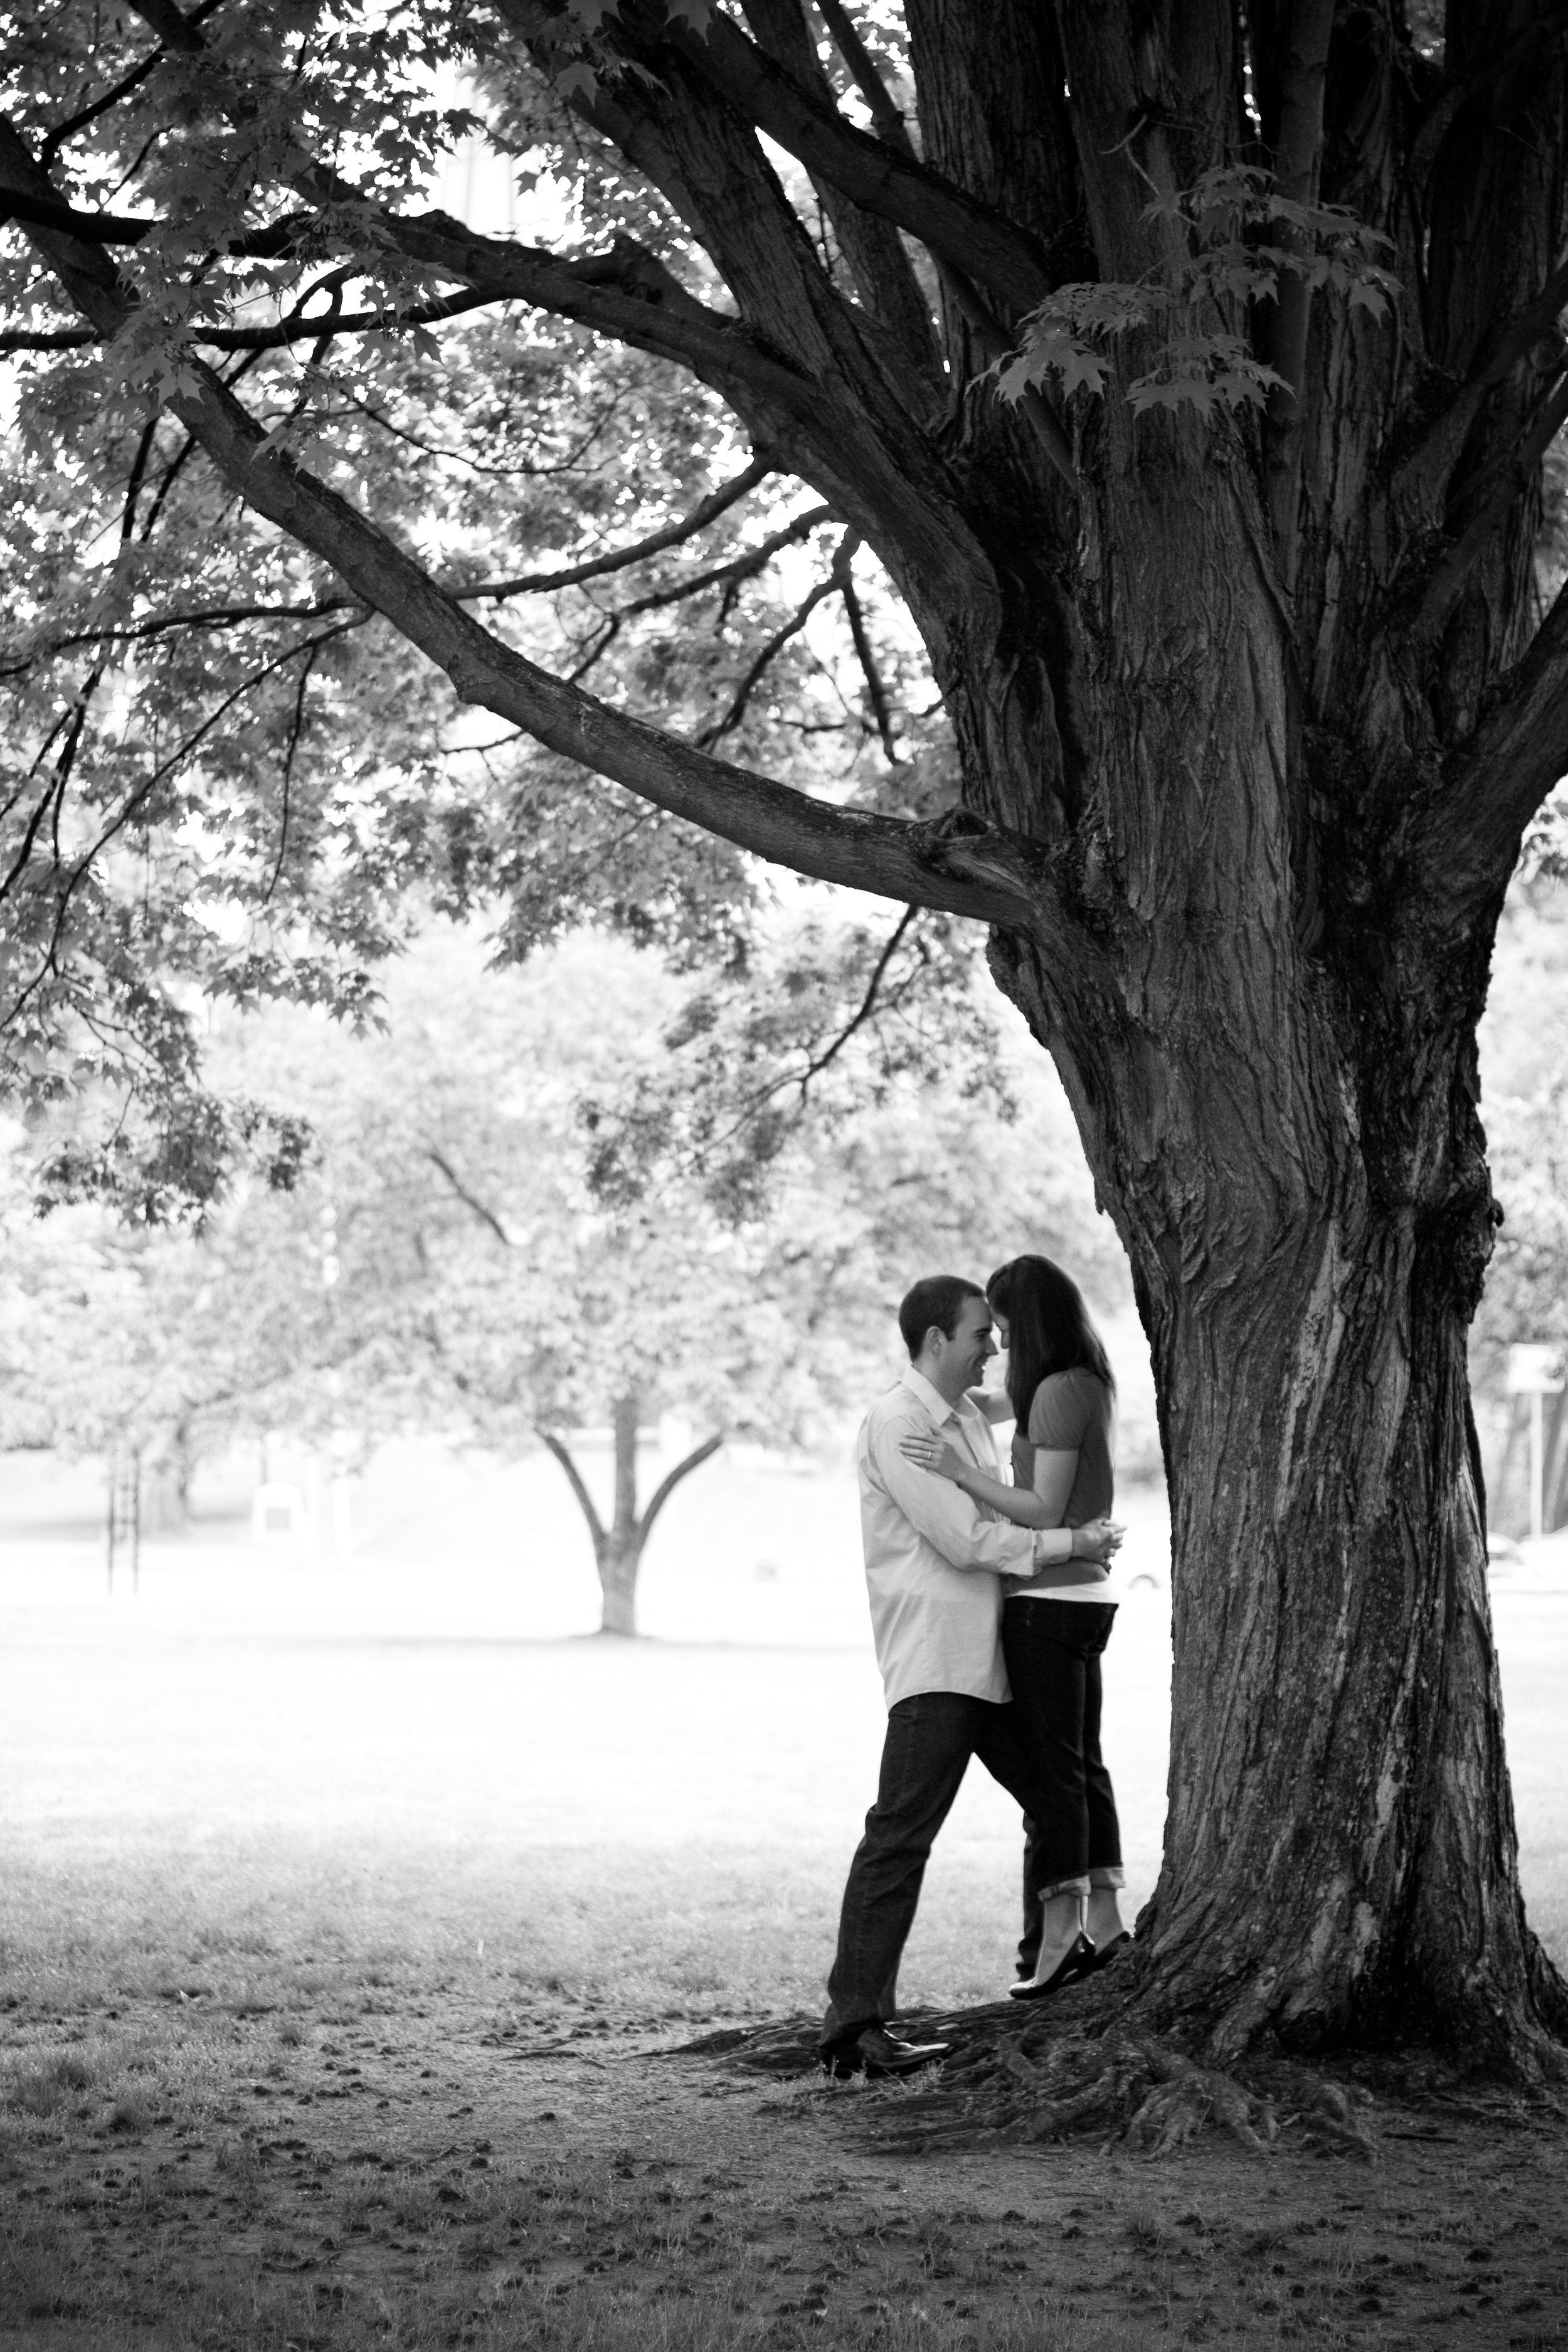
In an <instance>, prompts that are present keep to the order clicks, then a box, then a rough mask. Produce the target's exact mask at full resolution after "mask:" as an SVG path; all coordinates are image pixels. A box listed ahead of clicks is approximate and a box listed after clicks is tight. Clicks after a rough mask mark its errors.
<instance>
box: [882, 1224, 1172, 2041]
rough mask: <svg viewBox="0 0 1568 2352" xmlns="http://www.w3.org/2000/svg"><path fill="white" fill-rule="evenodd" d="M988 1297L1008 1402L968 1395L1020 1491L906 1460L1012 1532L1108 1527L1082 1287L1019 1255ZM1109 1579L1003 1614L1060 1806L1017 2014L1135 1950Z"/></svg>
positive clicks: (1028, 1599)
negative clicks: (1125, 1909) (1124, 1900)
mask: <svg viewBox="0 0 1568 2352" xmlns="http://www.w3.org/2000/svg"><path fill="white" fill-rule="evenodd" d="M985 1296H986V1298H987V1300H988V1302H989V1304H990V1307H991V1311H992V1313H993V1315H994V1317H995V1318H996V1337H997V1340H998V1343H999V1344H1000V1345H1001V1346H1002V1347H1004V1348H1005V1349H1006V1350H1007V1381H1006V1394H1005V1397H1001V1396H996V1395H994V1394H992V1393H991V1392H989V1391H984V1390H973V1391H971V1394H972V1396H973V1399H974V1401H975V1402H976V1403H977V1404H979V1405H980V1407H981V1409H982V1410H983V1412H984V1413H985V1414H986V1416H987V1418H988V1419H989V1420H992V1421H1005V1420H1008V1419H1011V1420H1012V1421H1013V1422H1014V1423H1015V1424H1016V1426H1015V1430H1014V1436H1013V1476H1014V1484H1013V1485H1012V1486H1005V1485H1004V1484H1003V1483H1002V1481H1001V1480H1000V1479H998V1478H988V1477H987V1476H986V1475H985V1474H984V1471H981V1470H977V1469H976V1468H975V1467H974V1465H973V1463H972V1462H971V1461H969V1460H968V1459H967V1457H966V1456H965V1455H964V1454H961V1453H959V1452H958V1451H957V1449H956V1448H955V1447H953V1446H952V1445H950V1444H947V1442H946V1441H945V1439H943V1438H942V1436H941V1435H940V1434H938V1433H931V1435H929V1436H926V1435H922V1436H910V1437H909V1438H906V1439H904V1440H903V1441H901V1442H902V1444H903V1450H904V1452H905V1453H906V1454H908V1455H909V1457H910V1460H911V1461H913V1462H919V1463H921V1465H922V1466H923V1467H924V1468H926V1469H928V1470H934V1471H935V1472H936V1473H937V1475H939V1476H941V1477H943V1478H951V1479H952V1480H953V1482H954V1483H955V1485H957V1486H962V1487H963V1490H964V1492H965V1493H966V1494H968V1495H972V1496H973V1498H974V1500H975V1501H976V1502H977V1503H984V1504H988V1505H989V1506H990V1507H991V1508H992V1509H993V1510H994V1511H996V1512H998V1513H999V1514H1000V1515H1001V1516H1002V1517H1004V1518H1008V1519H1012V1520H1014V1521H1015V1522H1016V1524H1017V1525H1018V1526H1019V1527H1025V1528H1059V1527H1069V1528H1076V1527H1082V1526H1084V1525H1086V1524H1087V1522H1088V1521H1089V1520H1090V1519H1095V1518H1103V1517H1109V1516H1110V1508H1111V1504H1112V1501H1113V1499H1114V1495H1115V1477H1114V1469H1113V1465H1114V1462H1115V1458H1116V1381H1115V1379H1114V1376H1113V1375H1112V1372H1111V1370H1110V1363H1109V1362H1108V1360H1107V1359H1106V1353H1105V1349H1104V1348H1103V1346H1102V1345H1101V1344H1100V1335H1099V1333H1098V1332H1097V1331H1096V1329H1095V1328H1094V1325H1093V1324H1092V1323H1091V1322H1090V1320H1089V1310H1088V1309H1087V1307H1085V1306H1084V1303H1083V1297H1082V1294H1081V1293H1080V1291H1079V1286H1078V1285H1077V1283H1076V1282H1074V1281H1073V1280H1072V1278H1071V1276H1068V1275H1067V1274H1064V1273H1063V1271H1062V1269H1061V1267H1060V1266H1059V1265H1056V1264H1055V1263H1054V1261H1053V1260H1052V1259H1050V1258H1048V1257H1016V1258H1014V1259H1012V1260H1011V1261H1010V1263H1009V1264H1008V1265H1003V1266H998V1268H997V1269H996V1272H995V1273H994V1275H993V1276H991V1279H990V1281H989V1282H988V1283H987V1284H986V1286H985ZM1105 1577H1106V1571H1105V1570H1103V1569H1100V1568H1097V1567H1095V1566H1093V1565H1092V1564H1091V1563H1089V1562H1088V1561H1086V1560H1064V1561H1060V1562H1058V1563H1057V1564H1056V1565H1054V1566H1051V1567H1047V1568H1044V1569H1042V1570H1040V1571H1039V1573H1038V1575H1037V1576H1035V1577H1033V1578H1031V1579H1030V1580H1029V1582H1028V1583H1027V1584H1025V1585H1022V1586H1018V1585H1012V1586H1010V1587H1009V1589H1008V1593H1007V1598H1006V1601H1005V1603H1004V1605H1003V1610H1002V1651H1003V1655H1004V1657H1005V1660H1006V1664H1007V1679H1008V1681H1009V1682H1010V1683H1011V1685H1012V1686H1013V1697H1014V1700H1015V1703H1016V1705H1017V1706H1019V1708H1020V1709H1021V1710H1022V1711H1023V1714H1024V1717H1025V1719H1026V1723H1027V1725H1028V1728H1029V1735H1030V1738H1031V1739H1032V1740H1033V1741H1034V1743H1035V1747H1036V1749H1037V1755H1038V1757H1039V1759H1040V1760H1041V1762H1042V1764H1043V1766H1044V1768H1045V1778H1046V1780H1047V1785H1048V1786H1049V1788H1050V1789H1051V1790H1052V1792H1053V1795H1054V1798H1055V1802H1054V1804H1053V1805H1052V1808H1051V1811H1050V1813H1049V1816H1048V1818H1047V1819H1046V1820H1044V1821H1038V1822H1035V1824H1034V1829H1033V1834H1032V1837H1031V1839H1030V1844H1029V1849H1028V1851H1027V1852H1026V1854H1025V1857H1024V1887H1025V1905H1026V1920H1027V1922H1028V1924H1027V1926H1026V1943H1025V1945H1024V1946H1023V1947H1021V1948H1020V1949H1021V1951H1023V1952H1024V1953H1025V1954H1026V1953H1027V1949H1028V1945H1029V1943H1030V1942H1032V1934H1031V1932H1030V1931H1031V1930H1032V1927H1033V1920H1032V1917H1030V1916H1029V1914H1030V1912H1031V1911H1032V1906H1033V1902H1034V1901H1035V1900H1036V1899H1038V1901H1039V1902H1040V1904H1041V1935H1040V1944H1039V1951H1038V1957H1037V1959H1036V1962H1035V1969H1034V1973H1033V1975H1032V1976H1031V1977H1030V1978H1029V1979H1027V1981H1026V1982H1025V1983H1023V1984H1019V1985H1015V1986H1014V1988H1013V1992H1014V1996H1015V1998H1016V1999H1017V2000H1037V1999H1039V1998H1040V1997H1041V1996H1042V1995H1043V1994H1045V1993H1048V1992H1054V1991H1055V1990H1056V1989H1057V1987H1058V1985H1062V1984H1066V1983H1068V1982H1069V1981H1070V1980H1071V1979H1072V1978H1074V1977H1078V1976H1087V1975H1089V1974H1090V1973H1091V1972H1092V1971H1093V1970H1094V1969H1100V1968H1103V1967H1104V1966H1105V1965H1106V1963H1107V1962H1108V1961H1109V1960H1110V1959H1111V1958H1114V1957H1115V1955H1116V1954H1117V1953H1118V1952H1120V1951H1122V1950H1124V1949H1125V1948H1126V1947H1127V1945H1128V1944H1130V1943H1131V1937H1130V1936H1129V1935H1128V1932H1127V1930H1126V1928H1125V1927H1123V1925H1122V1922H1121V1910H1120V1908H1119V1906H1118V1903H1117V1889H1118V1888H1119V1887H1120V1886H1121V1885H1123V1884H1124V1883H1125V1882H1124V1878H1123V1874H1122V1869H1121V1831H1120V1828H1119V1826H1118V1823H1117V1819H1116V1800H1115V1798H1114V1796H1113V1795H1112V1793H1111V1787H1110V1773H1109V1772H1108V1771H1107V1770H1106V1769H1105V1765H1104V1761H1103V1759H1101V1756H1100V1653H1101V1651H1102V1650H1103V1649H1104V1647H1105V1644H1106V1642H1107V1641H1108V1639H1109V1638H1110V1629H1111V1626H1112V1625H1113V1624H1114V1623H1115V1622H1116V1605H1115V1603H1114V1602H1113V1601H1107V1600H1106V1599H1105V1598H1104V1597H1103V1592H1102V1588H1103V1586H1104V1583H1105Z"/></svg>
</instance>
